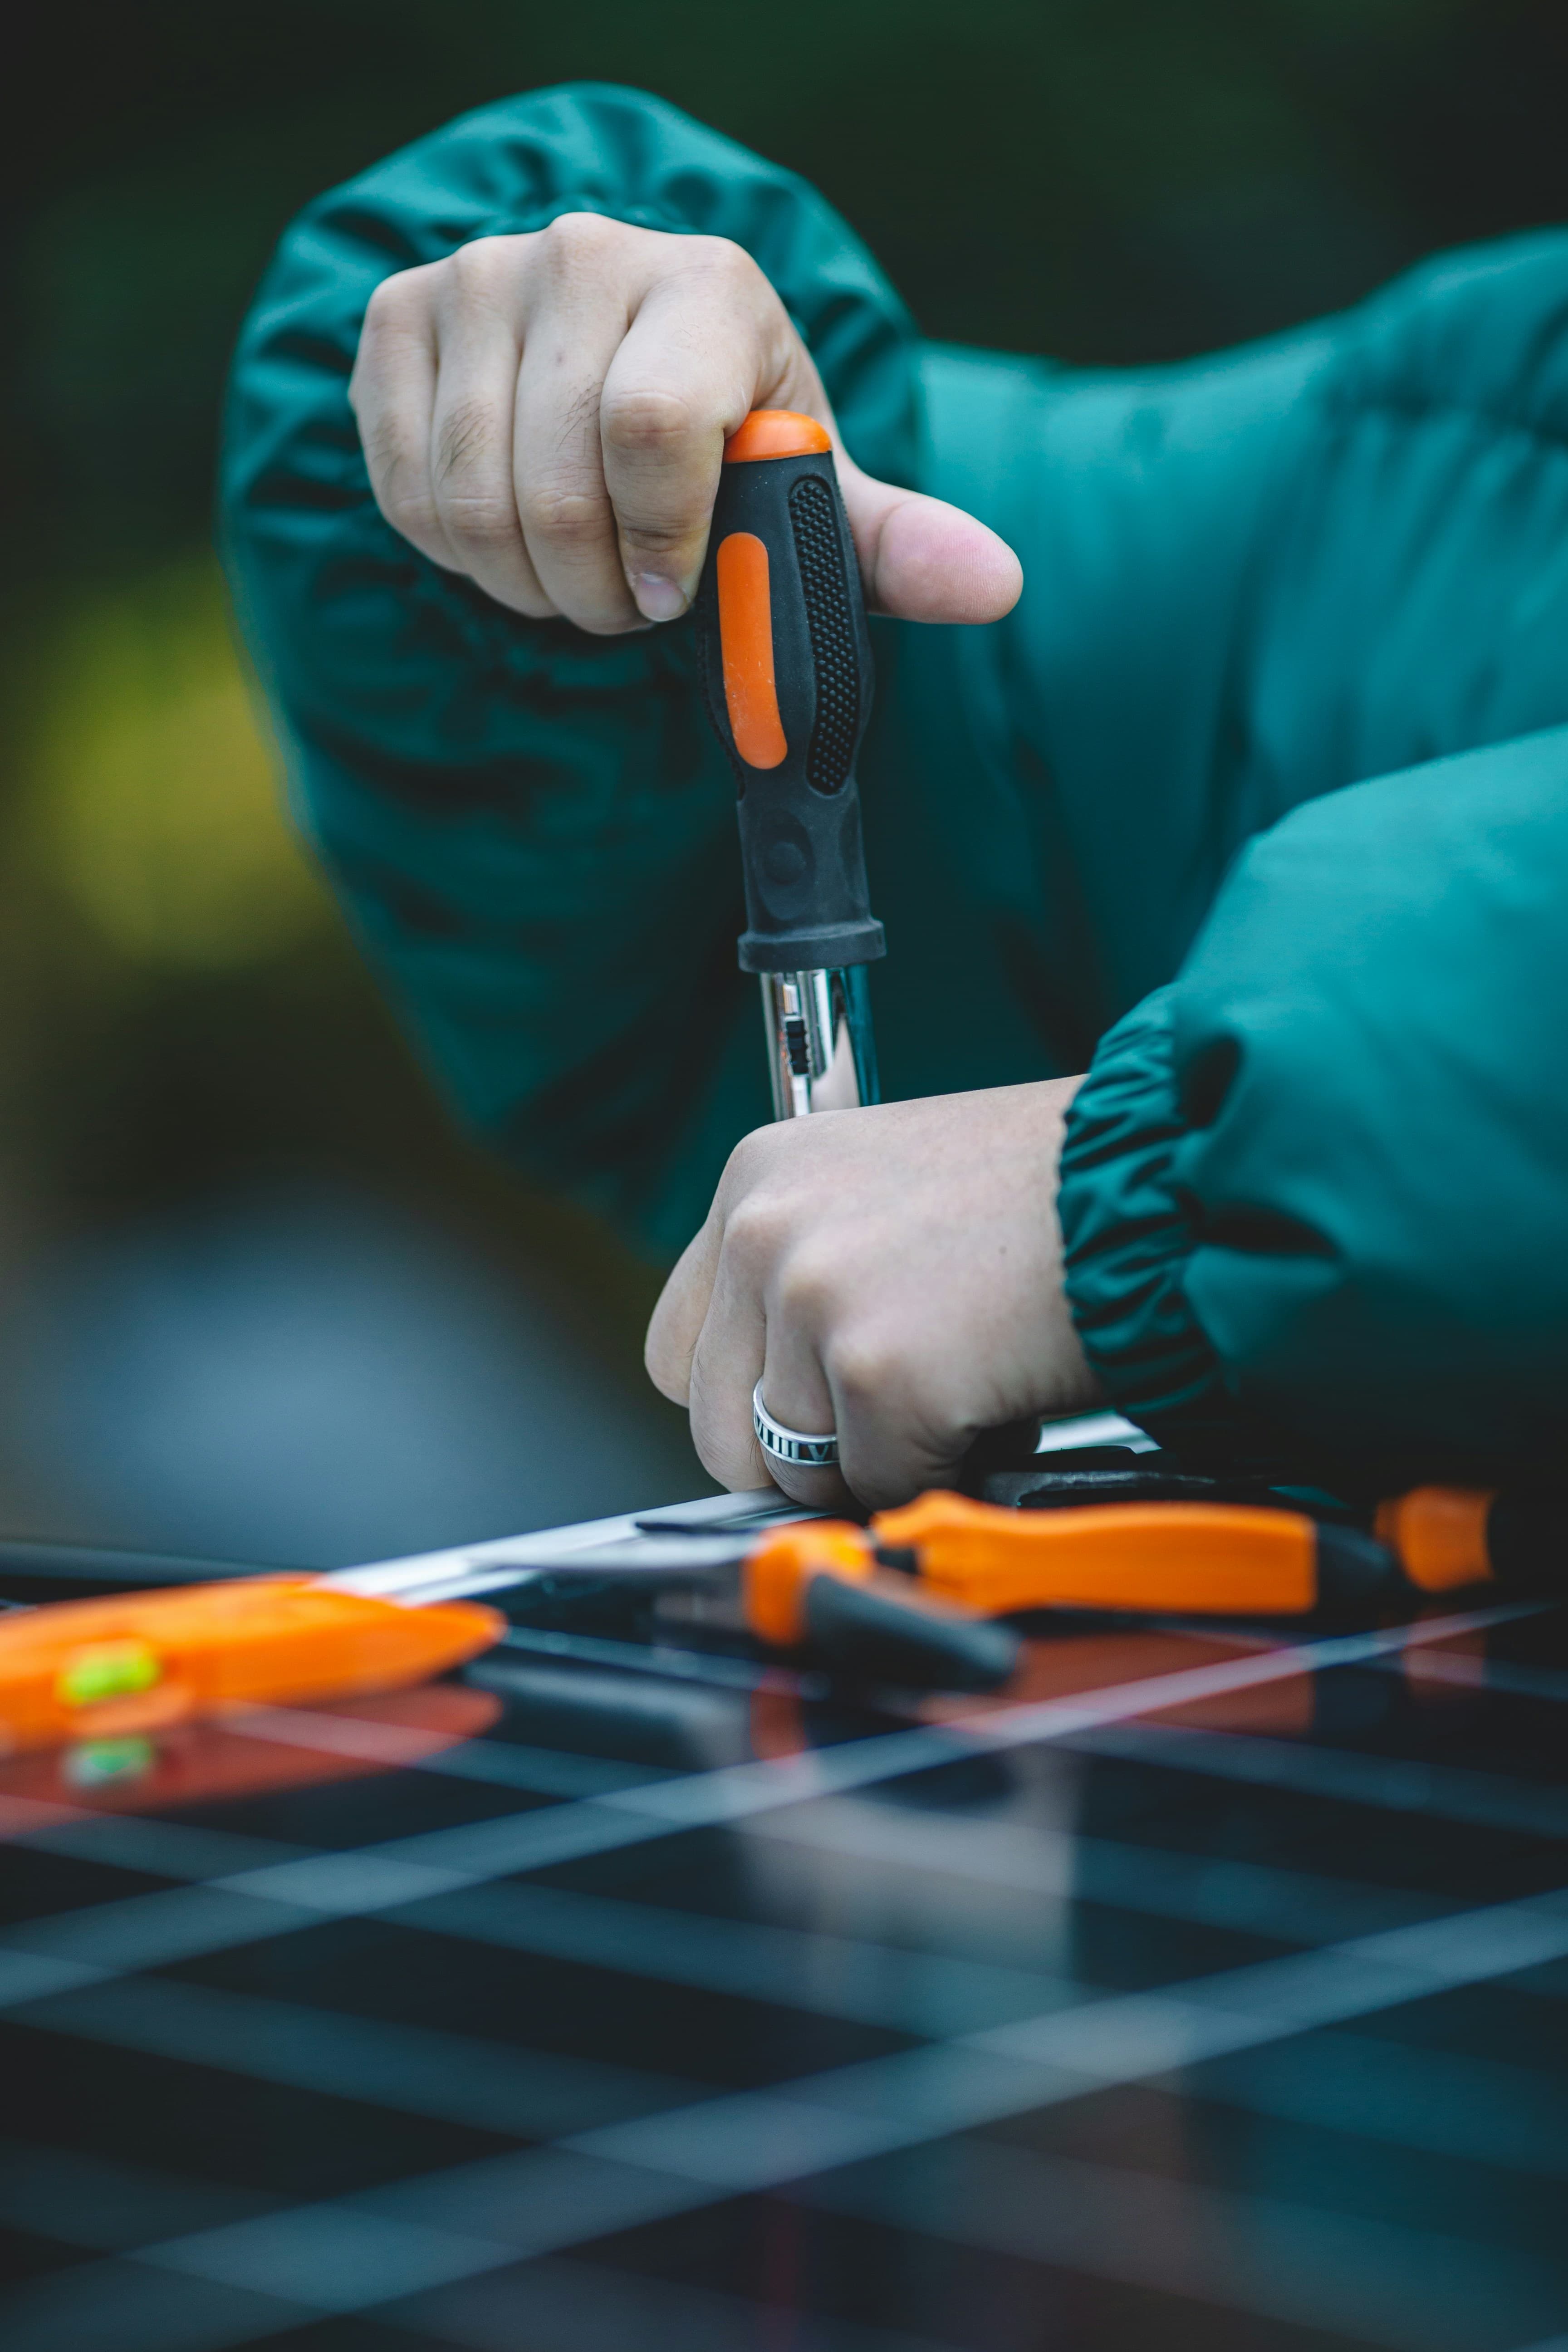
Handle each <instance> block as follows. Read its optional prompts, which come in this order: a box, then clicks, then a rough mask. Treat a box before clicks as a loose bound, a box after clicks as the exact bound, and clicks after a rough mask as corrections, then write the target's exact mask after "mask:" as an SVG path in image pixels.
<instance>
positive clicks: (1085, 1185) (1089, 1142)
mask: <svg viewBox="0 0 1568 2352" xmlns="http://www.w3.org/2000/svg"><path fill="white" fill-rule="evenodd" d="M1172 1016H1173V990H1171V989H1169V988H1163V989H1160V990H1158V991H1157V992H1155V994H1154V995H1152V996H1150V997H1146V998H1145V999H1144V1001H1143V1003H1142V1004H1139V1005H1137V1006H1135V1007H1134V1009H1133V1010H1132V1011H1131V1013H1128V1014H1126V1016H1125V1017H1124V1018H1123V1019H1122V1020H1121V1021H1119V1022H1118V1023H1117V1024H1116V1026H1115V1028H1113V1029H1111V1030H1110V1031H1109V1032H1108V1033H1107V1034H1106V1035H1105V1036H1104V1037H1103V1038H1102V1039H1101V1041H1100V1047H1099V1050H1098V1051H1097V1053H1096V1055H1095V1057H1094V1061H1093V1064H1092V1066H1091V1067H1090V1069H1089V1076H1088V1077H1087V1078H1086V1079H1085V1080H1084V1082H1083V1085H1082V1086H1081V1087H1079V1092H1078V1094H1077V1096H1076V1097H1075V1098H1074V1101H1073V1106H1072V1108H1071V1110H1070V1112H1069V1113H1068V1125H1067V1139H1066V1141H1065V1143H1064V1145H1063V1149H1062V1159H1061V1177H1060V1192H1059V1194H1058V1213H1059V1215H1060V1218H1061V1225H1062V1238H1063V1243H1064V1246H1065V1250H1066V1262H1067V1292H1068V1303H1069V1305H1070V1306H1071V1308H1072V1314H1073V1320H1074V1322H1075V1323H1076V1325H1077V1327H1078V1332H1079V1339H1080V1340H1081V1341H1082V1343H1083V1349H1084V1352H1085V1354H1086V1355H1087V1356H1088V1358H1089V1362H1090V1363H1091V1364H1092V1366H1093V1367H1094V1370H1095V1371H1096V1372H1097V1373H1098V1374H1099V1376H1100V1381H1102V1383H1103V1384H1104V1387H1105V1389H1106V1391H1107V1393H1108V1395H1109V1396H1110V1399H1111V1401H1112V1402H1113V1403H1114V1404H1115V1405H1116V1407H1117V1409H1118V1410H1119V1411H1120V1412H1124V1413H1125V1414H1126V1415H1127V1416H1128V1418H1129V1420H1131V1421H1135V1422H1137V1423H1138V1424H1139V1425H1140V1427H1142V1428H1147V1429H1148V1430H1150V1432H1151V1433H1152V1434H1154V1435H1156V1436H1158V1437H1160V1438H1161V1439H1162V1440H1163V1441H1164V1442H1166V1443H1169V1444H1177V1443H1183V1444H1195V1443H1198V1442H1200V1441H1201V1442H1204V1443H1209V1444H1212V1443H1214V1442H1215V1441H1221V1440H1224V1439H1226V1438H1227V1437H1228V1436H1230V1435H1231V1434H1232V1433H1233V1430H1234V1416H1233V1412H1232V1409H1231V1407H1230V1403H1229V1400H1228V1399H1227V1397H1226V1392H1225V1386H1224V1381H1223V1378H1222V1372H1221V1367H1220V1362H1219V1359H1218V1358H1217V1356H1216V1355H1215V1351H1214V1349H1213V1348H1212V1347H1211V1346H1210V1345H1209V1342H1208V1340H1207V1339H1206V1338H1205V1335H1204V1332H1203V1329H1202V1328H1201V1326H1200V1325H1199V1323H1198V1320H1197V1318H1196V1316H1195V1315H1194V1312H1193V1309H1192V1307H1191V1305H1190V1303H1189V1301H1188V1298H1187V1293H1186V1279H1185V1277H1186V1271H1187V1266H1188V1264H1189V1261H1190V1259H1191V1256H1192V1252H1193V1245H1194V1235H1195V1206H1194V1202H1192V1200H1191V1199H1190V1197H1186V1196H1184V1193H1183V1192H1182V1190H1181V1188H1180V1186H1179V1185H1178V1183H1177V1181H1176V1178H1175V1162H1176V1154H1177V1149H1178V1146H1179V1145H1180V1144H1181V1142H1182V1140H1183V1139H1184V1137H1185V1135H1186V1133H1187V1125H1186V1121H1185V1120H1184V1118H1183V1116H1182V1113H1181V1109H1180V1108H1179V1105H1178V1101H1177V1093H1176V1080H1175V1071H1174V1062H1173V1038H1172V1027H1173V1017H1172Z"/></svg>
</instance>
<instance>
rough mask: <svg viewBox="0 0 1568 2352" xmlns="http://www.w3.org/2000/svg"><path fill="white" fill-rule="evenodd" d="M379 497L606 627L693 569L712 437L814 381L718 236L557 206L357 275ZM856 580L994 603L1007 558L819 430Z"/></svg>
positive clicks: (913, 596)
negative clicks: (854, 557) (504, 230)
mask: <svg viewBox="0 0 1568 2352" xmlns="http://www.w3.org/2000/svg"><path fill="white" fill-rule="evenodd" d="M349 397H350V399H351V401H352V402H353V409H354V414H355V415H356V416H357V417H358V419H359V426H360V434H361V437H362V439H363V444H364V452H365V458H366V462H367V464H368V466H369V468H370V478H371V486H372V488H373V489H374V493H375V499H376V503H377V505H378V506H379V507H380V509H381V510H382V513H383V514H384V516H385V517H386V520H387V521H388V522H389V523H391V524H392V525H393V527H394V529H395V530H399V531H401V532H402V533H403V535H404V537H405V539H408V540H411V541H413V543H414V545H415V546H416V548H418V549H419V550H420V551H421V552H422V553H423V554H425V555H427V556H428V557H429V558H430V560H431V562H434V563H439V564H441V565H443V566H444V567H445V568H446V569H447V571H449V572H464V573H466V574H467V575H468V578H469V579H470V580H473V581H475V582H477V583H478V584H479V587H481V588H482V589H484V590H485V592H486V593H487V594H489V595H490V596H493V597H494V598H495V599H496V600H497V602H498V603H500V604H506V605H510V607H511V608H512V610H513V611H515V612H519V613H524V614H529V615H530V616H531V617H532V618H534V619H543V618H546V617H548V616H550V615H552V614H561V615H563V616H564V618H565V619H567V620H569V621H573V622H574V623H575V624H576V625H577V626H578V627H579V628H580V629H587V630H590V631H592V632H593V633H594V634H595V635H598V636H615V635H619V634H621V633H622V632H624V631H626V630H629V629H638V628H647V626H648V625H650V624H651V623H653V622H656V621H668V620H673V619H675V618H676V616H677V615H678V614H681V613H683V612H684V611H685V610H686V608H687V606H688V605H689V604H690V602H691V600H692V597H693V596H694V595H695V593H696V591H697V583H698V577H699V575H700V572H701V569H702V557H703V551H704V550H705V548H706V546H707V541H708V520H709V516H710V511H711V509H712V505H713V497H714V492H715V490H716V488H717V486H718V481H719V467H720V461H721V452H722V449H723V446H724V442H725V440H726V439H727V438H728V436H730V435H731V433H733V432H734V431H735V429H736V428H737V426H738V425H740V424H741V422H742V419H743V418H744V417H745V415H747V413H748V411H749V410H751V409H753V408H793V409H798V410H804V411H805V413H806V414H808V415H813V416H815V417H816V418H818V419H819V421H820V422H821V423H822V424H823V425H826V427H827V428H828V430H829V431H830V432H832V431H833V429H834V426H833V417H832V413H831V411H830V409H829V407H828V404H827V398H826V394H825V393H824V391H823V388H822V382H821V379H820V377H819V376H818V375H817V373H816V367H815V366H814V364H813V362H812V360H811V357H810V355H809V353H808V352H807V351H806V349H805V344H804V343H803V342H802V341H801V340H800V338H799V336H798V335H797V334H796V333H795V329H794V327H793V326H792V325H791V324H790V321H789V318H788V316H787V314H786V313H785V310H784V305H783V303H782V302H781V301H780V300H779V298H778V296H777V295H776V294H775V293H774V291H773V288H772V287H771V286H770V285H769V283H768V281H767V279H766V278H764V277H763V273H762V271H761V270H760V269H759V268H758V267H757V265H756V263H755V262H754V261H752V259H751V257H750V256H749V255H748V254H746V253H745V252H744V251H743V250H742V247H740V246H738V245H731V243H729V241H728V240H727V239H725V238H723V237H712V236H669V235H666V234H664V233H662V232H658V231H655V230H652V229H643V228H631V227H627V226H626V225H625V224H624V223H621V222H618V221H612V220H605V219H603V218H602V217H601V216H600V215H598V214H596V213H570V214H567V215H565V216H564V217H563V218H562V219H560V220H557V221H554V222H552V225H551V226H550V227H548V228H545V229H540V230H538V231H536V232H535V233H533V234H531V235H529V236H488V237H479V238H477V239H476V240H475V242H474V243H473V244H471V245H465V246H462V247H459V248H458V251H457V252H456V253H454V254H452V255H451V256H450V257H448V258H447V260H445V261H436V262H431V263H429V264H427V265H426V267H425V268H419V269H406V270H404V271H402V272H401V273H400V274H399V275H398V276H396V277H394V278H386V279H384V282H383V283H382V284H381V285H380V286H379V287H378V288H377V289H376V291H375V293H374V296H373V298H372V299H371V303H370V307H369V309H368V310H367V311H366V313H365V321H364V331H363V335H362V337H361V340H360V347H359V355H358V358H357V360H356V362H355V364H354V371H353V379H352V381H351V383H350V386H349ZM837 465H838V478H839V482H840V485H841V487H842V488H843V492H844V502H845V505H846V507H847V509H848V514H849V523H850V528H851V530H853V532H854V535H855V544H856V548H857V550H858V554H859V559H860V568H861V572H862V574H863V576H864V579H865V583H866V593H867V601H868V604H870V606H871V608H872V609H873V610H874V611H877V612H882V613H891V614H899V615H901V616H902V617H903V618H904V619H906V620H911V621H992V620H996V619H998V618H999V617H1000V616H1001V614H1004V613H1005V612H1007V611H1008V610H1009V609H1010V608H1011V607H1012V605H1013V604H1016V601H1017V597H1018V593H1019V590H1020V588H1021V586H1022V584H1023V575H1022V573H1021V572H1020V571H1019V568H1018V562H1017V558H1016V556H1015V555H1014V554H1013V552H1012V551H1011V549H1010V548H1008V547H1007V546H1005V544H1004V542H1003V541H1001V540H999V539H998V538H997V537H996V535H995V533H994V531H990V530H987V529H986V528H985V526H984V523H980V522H976V521H975V520H973V517H971V516H969V515H965V514H962V513H960V511H959V510H958V509H957V508H956V507H950V506H944V505H943V504H942V501H941V500H940V499H928V498H921V497H920V496H918V495H917V494H915V493H913V492H910V491H908V490H900V489H894V488H890V487H889V485H888V484H887V483H886V482H878V481H873V480H872V479H871V478H870V476H869V475H867V474H863V473H861V471H860V469H859V468H858V467H857V466H856V465H855V464H854V463H853V462H852V461H851V460H850V459H849V458H848V457H847V456H846V455H845V453H844V451H843V449H842V448H839V449H838V450H837Z"/></svg>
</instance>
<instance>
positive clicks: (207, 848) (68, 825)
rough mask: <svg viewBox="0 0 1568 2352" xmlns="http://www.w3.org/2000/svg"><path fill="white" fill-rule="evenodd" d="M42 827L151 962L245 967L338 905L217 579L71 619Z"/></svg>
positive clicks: (86, 896) (121, 940)
mask: <svg viewBox="0 0 1568 2352" xmlns="http://www.w3.org/2000/svg"><path fill="white" fill-rule="evenodd" d="M40 720H41V723H40V728H39V733H38V736H37V767H36V773H37V787H38V793H39V799H38V803H37V807H38V814H39V818H40V823H41V828H42V836H43V844H44V847H45V853H46V856H47V860H48V863H49V865H50V866H51V867H52V868H53V870H54V873H55V875H56V878H57V880H58V883H59V884H60V885H61V886H62V887H63V888H64V889H65V890H66V892H67V893H68V896H69V897H70V898H72V899H73V900H74V901H75V903H76V904H77V905H78V906H79V908H81V910H82V912H83V913H84V914H86V915H87V916H88V917H89V919H90V920H91V921H92V923H93V924H94V925H95V926H96V928H97V929H99V930H100V932H102V933H103V934H104V935H105V937H106V938H107V939H109V940H110V941H111V942H112V943H113V945H114V946H115V947H117V948H118V949H119V950H121V952H122V953H124V954H126V955H129V956H131V957H133V958H134V959H135V960H136V961H139V962H142V963H148V964H154V965H163V966H166V967H173V968H175V969H186V970H189V969H192V968H195V969H203V968H205V969H208V970H214V969H225V968H228V969H233V968H236V967H238V966H243V965H246V964H251V963H256V962H259V961H264V960H266V959H267V958H268V957H272V956H275V955H278V954H279V953H281V952H283V951H284V950H287V949H288V948H289V947H291V946H292V945H293V944H294V943H295V941H296V940H300V938H301V937H303V936H304V935H305V934H306V933H307V932H309V931H311V930H313V929H317V928H318V927H319V926H320V925H321V922H322V920H323V919H324V916H325V913H326V908H327V904H328V902H327V899H326V895H325V892H324V891H323V889H322V887H321V883H320V882H319V881H318V879H317V877H316V876H315V874H314V872H313V871H312V869H311V867H310V863H309V861H308V860H307V858H306V856H305V855H304V853H303V851H302V850H301V848H300V845H299V843H298V842H297V841H296V840H295V838H294V836H293V835H292V834H291V833H290V831H289V825H288V823H287V821H286V819H285V817H284V815H283V813H282V809H281V806H280V803H279V791H278V782H277V772H276V768H277V763H276V758H275V753H274V751H273V749H272V747H271V746H270V745H269V744H268V742H267V740H265V739H264V737H263V734H262V731H261V727H260V725H259V724H258V714H257V711H256V709H255V707H254V705H253V702H252V700H251V697H250V694H249V692H248V690H247V684H246V680H245V677H244V675H243V673H242V671H241V668H240V665H239V660H238V656H237V653H236V650H235V646H234V641H233V638H232V636H231V635H230V632H229V624H228V617H227V614H226V607H225V604H224V595H223V588H222V583H221V581H220V579H219V577H218V574H217V572H216V566H212V565H199V566H190V567H187V568H185V569H184V570H182V571H179V572H171V573H164V574H161V575H159V576H158V577H156V578H154V579H152V580H149V581H147V582H145V583H142V585H140V586H139V587H138V588H136V589H134V590H132V591H128V592H126V593H123V594H121V595H120V596H117V597H115V598H113V599H110V600H106V601H104V602H102V603H100V604H96V605H92V606H89V608H87V609H86V610H84V611H80V612H79V613H77V614H75V615H73V616H72V618H71V619H70V621H69V622H68V624H67V625H66V626H65V627H64V628H63V629H62V631H61V633H60V636H59V638H58V642H57V646H56V648H55V653H54V657H53V659H52V660H50V661H49V662H48V663H47V665H46V672H45V679H44V704H43V709H42V711H41V714H40Z"/></svg>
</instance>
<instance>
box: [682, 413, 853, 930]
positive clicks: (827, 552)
mask: <svg viewBox="0 0 1568 2352" xmlns="http://www.w3.org/2000/svg"><path fill="white" fill-rule="evenodd" d="M771 416H773V412H771V411H759V412H758V413H757V417H753V418H752V419H749V420H748V426H752V425H756V423H757V418H758V417H771ZM782 421H783V420H781V422H782ZM789 421H790V422H792V423H799V424H800V425H803V426H804V427H806V428H808V430H809V433H810V435H811V436H815V438H814V440H810V441H807V444H806V446H805V447H804V448H800V449H797V450H796V451H795V453H794V454H790V455H784V456H777V455H763V456H752V455H750V454H748V453H746V452H744V451H742V454H741V455H740V456H739V457H735V458H733V459H732V460H731V459H730V458H727V460H726V463H725V466H724V468H723V473H722V476H721V482H720V488H719V496H718V499H717V502H716V504H715V506H714V510H713V527H712V532H711V536H710V541H709V555H708V562H707V566H706V569H705V571H704V573H703V580H702V588H701V593H700V598H699V607H698V609H699V618H700V637H701V646H702V666H703V679H704V686H705V689H706V693H707V698H708V708H709V713H710V717H711V719H712V721H713V725H714V727H715V729H716V730H717V731H718V734H719V738H720V740H721V742H722V743H723V745H724V748H725V750H726V751H728V752H729V754H730V759H731V764H732V765H733V767H734V771H735V777H736V782H737V785H738V788H739V814H740V825H741V851H742V866H743V871H744V876H745V885H746V917H747V928H746V930H745V933H744V935H743V937H742V940H741V947H740V952H741V965H742V970H743V971H759V972H767V971H773V972H782V971H807V970H813V969H821V968H824V967H826V968H833V967H840V966H845V965H852V964H860V963H869V962H871V961H873V960H874V959H875V958H877V957H879V956H880V955H881V954H882V953H883V952H884V941H883V936H882V927H881V925H880V923H879V922H878V921H877V920H876V919H875V918H874V917H873V915H872V913H871V910H870V905H869V902H868V896H867V889H866V866H865V857H864V855H863V852H862V849H861V842H860V797H859V790H858V784H857V782H856V776H855V759H856V754H857V752H858V750H859V746H860V740H861V737H862V736H863V735H864V733H865V730H866V721H867V719H868V715H869V712H870V707H871V682H872V681H871V647H870V639H869V635H868V631H867V627H866V613H865V606H864V604H863V602H862V599H861V594H860V578H859V572H858V569H857V565H856V561H855V549H854V544H853V541H851V539H850V536H849V525H848V520H847V517H846V515H845V512H844V502H843V500H842V499H841V498H840V497H839V494H838V483H837V477H836V475H835V473H834V468H833V455H832V451H831V449H830V448H826V447H823V446H820V445H821V444H822V443H823V442H825V441H826V435H824V434H823V433H822V431H821V428H820V426H816V425H812V424H811V422H810V420H809V419H804V420H793V419H792V420H789ZM785 437H786V436H784V435H782V434H778V433H775V434H774V435H773V445H774V446H777V443H778V441H779V440H781V439H784V438H785ZM799 437H800V438H801V439H805V433H804V432H803V434H802V435H801V436H799ZM746 438H747V430H746V428H742V433H741V434H738V435H737V436H735V440H734V441H733V442H731V445H730V446H731V451H734V450H736V449H737V446H738V445H740V444H742V443H743V442H744V441H745V440H746ZM753 438H757V439H761V438H762V436H753ZM763 446H766V443H765V441H764V443H763Z"/></svg>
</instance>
